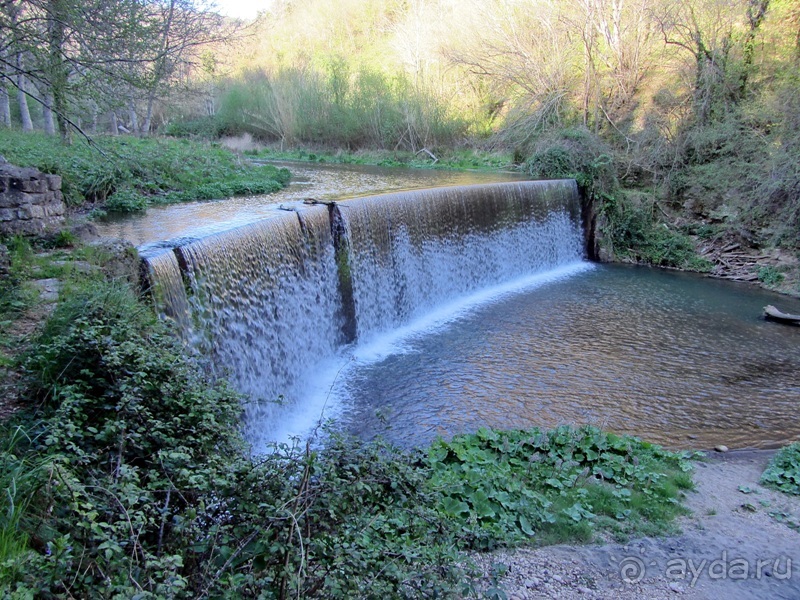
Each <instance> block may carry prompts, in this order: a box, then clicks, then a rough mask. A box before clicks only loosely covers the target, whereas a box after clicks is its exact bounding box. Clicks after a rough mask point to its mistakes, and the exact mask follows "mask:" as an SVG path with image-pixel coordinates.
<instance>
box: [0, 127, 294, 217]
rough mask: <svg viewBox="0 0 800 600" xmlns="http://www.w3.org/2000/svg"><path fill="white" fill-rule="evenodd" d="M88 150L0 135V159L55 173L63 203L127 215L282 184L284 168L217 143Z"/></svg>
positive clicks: (120, 141)
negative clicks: (243, 157) (248, 158)
mask: <svg viewBox="0 0 800 600" xmlns="http://www.w3.org/2000/svg"><path fill="white" fill-rule="evenodd" d="M95 145H96V147H91V146H89V145H88V144H87V143H85V142H84V141H83V140H79V141H76V142H75V143H73V144H72V145H69V146H67V145H64V144H63V143H61V142H60V141H59V140H56V139H55V138H53V137H49V136H46V135H43V134H38V133H21V132H18V131H13V130H10V129H4V130H2V131H0V154H2V155H3V156H5V157H6V159H7V160H8V161H9V162H11V163H13V164H16V165H19V166H24V167H28V166H30V167H36V168H37V169H40V170H41V171H44V172H45V173H55V174H58V175H61V177H62V191H63V192H64V197H65V200H66V201H67V203H68V204H71V205H73V206H79V205H83V204H86V203H90V204H99V205H102V206H105V207H106V209H107V210H109V211H117V212H134V211H140V210H144V209H145V208H146V207H147V206H148V205H150V204H159V203H169V202H183V201H188V200H209V199H215V198H226V197H229V196H242V195H249V194H265V193H270V192H274V191H277V190H279V189H280V188H282V187H283V186H284V185H285V184H286V183H287V182H288V180H289V172H288V171H287V170H286V169H276V168H275V167H272V166H268V165H252V164H250V163H249V162H247V161H242V160H241V159H240V158H239V157H237V156H236V155H235V154H233V153H232V152H230V151H228V150H226V149H224V148H222V147H220V146H219V145H218V144H211V143H201V142H195V141H191V140H186V139H182V140H174V139H165V138H135V137H116V136H103V137H97V138H95ZM98 149H99V150H100V151H98Z"/></svg>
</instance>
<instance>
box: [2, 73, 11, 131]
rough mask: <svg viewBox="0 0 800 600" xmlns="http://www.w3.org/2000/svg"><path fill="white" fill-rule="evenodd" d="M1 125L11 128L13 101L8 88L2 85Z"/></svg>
mask: <svg viewBox="0 0 800 600" xmlns="http://www.w3.org/2000/svg"><path fill="white" fill-rule="evenodd" d="M0 124H2V125H4V126H6V127H11V100H10V99H9V97H8V90H7V89H6V86H4V85H2V84H0Z"/></svg>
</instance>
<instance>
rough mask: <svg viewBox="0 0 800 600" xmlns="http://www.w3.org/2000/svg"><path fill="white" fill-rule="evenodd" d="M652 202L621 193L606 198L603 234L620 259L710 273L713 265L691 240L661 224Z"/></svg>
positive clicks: (602, 209)
mask: <svg viewBox="0 0 800 600" xmlns="http://www.w3.org/2000/svg"><path fill="white" fill-rule="evenodd" d="M654 210H655V206H654V204H652V202H650V203H648V202H647V201H646V200H645V201H642V200H641V199H639V201H638V202H637V201H636V200H634V199H632V198H631V197H630V195H628V194H625V193H622V192H620V193H618V194H615V195H613V196H607V197H605V198H604V202H603V204H602V205H601V208H600V214H601V215H602V217H603V225H602V228H603V230H602V232H601V233H602V234H603V236H604V239H605V240H606V241H608V242H610V244H611V247H612V250H613V252H614V255H615V256H616V257H618V258H622V259H627V260H633V261H635V262H643V263H647V264H651V265H655V266H660V267H678V268H685V269H691V270H695V271H707V270H709V269H710V268H711V264H710V263H709V262H708V261H706V260H704V259H702V258H700V257H699V256H698V255H697V252H696V250H695V246H694V243H693V242H692V240H691V238H689V237H688V236H686V235H684V234H682V233H681V232H679V231H675V230H672V229H670V228H669V227H668V226H667V225H666V224H665V223H660V222H659V221H658V220H657V219H656V218H655V217H654V215H653V213H654Z"/></svg>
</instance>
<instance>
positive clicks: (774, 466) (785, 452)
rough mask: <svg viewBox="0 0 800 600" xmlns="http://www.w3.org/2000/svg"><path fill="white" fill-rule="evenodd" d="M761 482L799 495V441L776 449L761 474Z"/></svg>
mask: <svg viewBox="0 0 800 600" xmlns="http://www.w3.org/2000/svg"><path fill="white" fill-rule="evenodd" d="M761 483H762V484H763V485H767V486H769V487H772V488H775V489H776V490H779V491H781V492H786V493H787V494H794V495H795V496H800V442H795V443H793V444H789V445H788V446H786V447H785V448H781V449H780V450H778V452H777V453H776V454H775V456H773V457H772V460H770V461H769V465H767V468H766V470H765V471H764V474H763V475H761Z"/></svg>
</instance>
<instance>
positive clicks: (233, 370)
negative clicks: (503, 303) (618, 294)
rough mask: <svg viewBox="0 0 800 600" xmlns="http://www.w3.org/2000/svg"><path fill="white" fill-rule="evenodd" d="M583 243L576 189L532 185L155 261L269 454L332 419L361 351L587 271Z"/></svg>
mask: <svg viewBox="0 0 800 600" xmlns="http://www.w3.org/2000/svg"><path fill="white" fill-rule="evenodd" d="M582 236H583V234H582V228H581V223H580V199H579V195H578V190H577V186H576V184H575V182H574V181H572V180H559V181H527V182H516V183H505V184H491V185H475V186H460V187H449V188H434V189H428V190H415V191H409V192H400V193H393V194H385V195H380V196H370V197H363V198H355V199H350V200H344V201H341V202H336V203H331V204H330V205H329V206H319V205H317V206H305V205H300V206H297V207H295V208H294V209H293V210H287V211H284V212H281V213H278V214H277V215H276V216H275V217H272V218H269V219H265V220H263V221H259V222H257V223H253V224H251V225H247V226H244V227H239V228H236V229H232V230H230V231H225V232H221V233H217V234H215V235H212V236H209V237H206V238H202V239H200V240H193V241H189V242H185V243H182V244H180V245H178V246H177V247H175V248H174V249H173V250H172V251H167V252H165V253H163V254H160V255H156V256H148V257H145V258H144V261H145V263H146V272H147V273H148V276H149V279H150V281H151V283H152V284H153V286H152V287H153V288H154V290H155V293H154V300H155V302H156V304H157V306H158V307H159V309H160V310H161V312H162V313H163V314H164V315H165V316H168V317H170V318H173V319H175V320H176V321H177V322H178V324H179V326H180V327H182V328H184V329H185V330H187V331H188V330H189V329H191V333H190V334H187V339H189V340H190V341H189V343H190V344H191V345H192V347H193V348H194V349H195V350H196V351H197V352H198V353H199V354H200V355H202V356H204V357H207V358H208V359H209V361H208V362H209V365H210V367H209V368H211V369H213V372H214V373H215V374H217V375H224V376H226V377H228V379H229V380H230V381H231V382H232V384H233V385H234V387H235V388H236V389H238V390H239V391H241V392H243V393H244V394H246V395H247V396H248V397H249V398H250V402H249V403H248V404H247V414H246V419H245V421H246V432H247V434H248V435H249V436H250V438H251V440H253V442H254V443H255V445H256V446H257V447H258V446H259V445H261V444H263V443H264V442H265V441H266V440H270V439H276V438H278V437H281V433H280V432H281V431H283V430H284V427H285V426H286V421H292V420H294V421H296V422H297V423H301V424H304V425H305V427H306V428H307V427H308V426H310V425H312V424H313V423H314V422H315V421H316V420H317V419H319V417H320V412H321V411H322V409H323V407H324V406H325V403H326V402H327V398H326V395H325V389H326V386H330V385H331V380H332V378H335V375H336V372H337V369H339V368H341V365H342V364H343V362H342V361H346V354H347V351H348V348H352V347H354V346H357V345H358V344H362V343H367V342H369V341H370V340H373V339H375V338H378V337H380V336H381V335H383V334H385V333H387V332H389V331H391V330H392V329H394V328H397V327H399V326H402V325H404V324H406V323H408V322H409V321H411V320H413V319H417V318H419V317H421V316H423V315H425V314H426V313H427V312H429V311H432V310H436V309H439V308H441V306H442V305H444V304H447V303H448V302H451V301H453V300H456V299H458V298H460V297H462V296H464V295H468V294H471V293H474V292H476V291H479V290H481V289H484V288H487V287H490V286H496V285H500V284H504V283H507V282H509V281H511V280H514V279H516V278H519V277H522V276H525V275H530V274H535V273H538V272H545V271H548V270H551V269H555V268H558V267H560V266H563V265H567V264H570V263H574V262H576V261H579V260H581V259H582V256H583V239H582ZM312 397H313V398H316V400H315V401H314V402H315V403H312V401H311V400H309V399H310V398H312ZM279 399H280V400H281V401H282V402H280V403H276V402H275V400H279ZM298 426H300V425H298ZM289 429H292V427H289Z"/></svg>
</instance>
